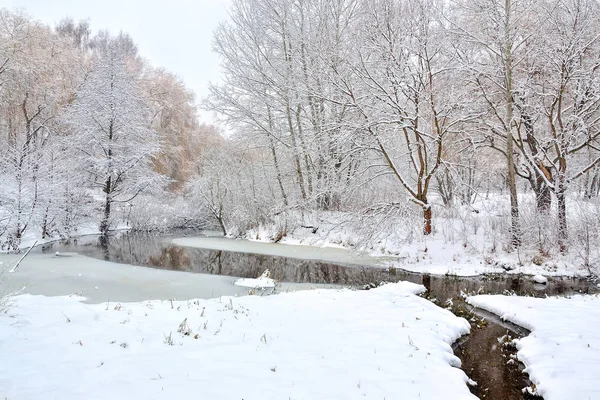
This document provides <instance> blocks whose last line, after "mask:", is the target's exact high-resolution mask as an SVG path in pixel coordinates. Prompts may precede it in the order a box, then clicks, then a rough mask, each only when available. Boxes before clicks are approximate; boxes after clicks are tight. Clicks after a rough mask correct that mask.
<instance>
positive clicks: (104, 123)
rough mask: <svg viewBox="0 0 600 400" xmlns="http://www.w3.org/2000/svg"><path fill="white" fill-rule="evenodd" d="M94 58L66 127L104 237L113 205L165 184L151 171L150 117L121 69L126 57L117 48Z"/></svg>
mask: <svg viewBox="0 0 600 400" xmlns="http://www.w3.org/2000/svg"><path fill="white" fill-rule="evenodd" d="M99 53H100V54H99V57H98V59H97V60H96V62H95V64H94V66H93V69H92V71H91V73H90V74H89V76H88V77H87V79H86V81H85V82H84V84H83V85H82V87H81V90H80V91H79V92H78V93H77V95H76V98H75V101H74V102H73V104H72V105H71V106H70V107H69V109H68V112H67V117H66V122H67V123H68V125H70V126H71V128H72V132H73V134H72V142H71V144H72V147H73V151H74V157H73V158H74V159H73V161H74V162H75V163H76V165H77V169H78V171H79V172H80V174H81V176H82V178H83V180H82V183H83V184H84V185H85V187H87V188H89V189H96V190H97V189H100V190H101V191H102V193H103V197H104V200H103V203H104V205H103V213H102V218H101V222H100V232H101V234H102V235H103V236H104V237H106V235H107V233H108V231H109V229H110V225H111V207H112V206H113V204H115V203H129V202H131V201H133V200H134V199H135V197H136V196H138V195H139V194H140V193H141V192H142V191H148V190H152V189H154V188H157V187H160V186H161V184H162V183H164V181H165V180H164V178H162V177H161V176H160V175H159V174H157V173H156V172H154V171H153V169H152V167H151V161H152V157H153V156H154V155H155V154H156V153H157V151H158V150H159V138H158V135H157V133H156V132H154V131H153V130H152V129H150V112H149V109H148V107H147V106H146V104H145V103H144V101H143V98H142V96H141V94H140V92H139V91H138V87H137V84H136V79H135V77H134V76H133V75H132V73H131V72H130V71H129V70H128V69H127V63H126V61H127V57H126V54H124V53H123V51H122V47H121V46H119V43H118V42H115V43H108V44H106V45H105V46H104V47H103V48H102V50H101V51H100V52H99Z"/></svg>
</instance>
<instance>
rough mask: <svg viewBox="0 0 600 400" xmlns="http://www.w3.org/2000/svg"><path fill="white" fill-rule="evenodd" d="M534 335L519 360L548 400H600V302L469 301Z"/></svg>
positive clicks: (496, 298) (584, 299) (505, 298)
mask: <svg viewBox="0 0 600 400" xmlns="http://www.w3.org/2000/svg"><path fill="white" fill-rule="evenodd" d="M467 301H468V302H469V303H470V304H472V305H473V306H476V307H479V308H482V309H484V310H487V311H490V312H492V313H495V314H497V315H499V316H501V317H502V319H504V320H506V321H510V322H513V323H515V324H517V325H520V326H523V327H524V328H527V329H528V330H530V331H531V334H530V335H529V336H527V337H525V338H523V339H520V340H517V341H516V345H517V349H518V353H517V356H518V358H519V360H520V361H522V362H523V363H524V364H525V365H526V367H527V368H526V369H525V372H527V373H528V374H529V376H530V379H531V381H532V382H533V384H534V385H535V387H534V388H535V389H534V390H535V392H536V393H537V394H539V395H541V396H543V398H544V400H565V399H569V400H590V399H592V400H593V399H600V329H599V327H600V298H599V297H598V296H597V295H594V296H581V295H577V296H573V297H571V298H559V297H551V298H545V299H539V298H530V297H517V296H491V295H482V296H474V297H470V298H468V300H467Z"/></svg>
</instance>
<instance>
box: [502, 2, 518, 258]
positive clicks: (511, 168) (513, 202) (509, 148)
mask: <svg viewBox="0 0 600 400" xmlns="http://www.w3.org/2000/svg"><path fill="white" fill-rule="evenodd" d="M510 9H511V0H505V3H504V11H505V13H506V14H505V25H504V45H505V48H504V51H505V53H504V56H505V60H504V63H505V65H504V73H505V79H506V93H505V94H506V99H505V100H506V155H507V166H508V177H507V178H508V179H507V181H508V190H509V192H510V218H511V229H510V238H511V243H512V245H513V246H519V245H520V243H521V241H520V237H519V236H520V232H519V201H518V199H517V183H516V173H515V164H514V159H513V158H514V157H513V145H514V144H513V135H512V119H513V99H512V96H513V93H512V40H511V38H510V12H511V11H510Z"/></svg>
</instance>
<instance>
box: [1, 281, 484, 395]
mask: <svg viewBox="0 0 600 400" xmlns="http://www.w3.org/2000/svg"><path fill="white" fill-rule="evenodd" d="M422 290H424V288H423V287H422V286H419V285H414V284H410V283H399V284H390V285H386V286H384V287H381V288H378V289H374V290H370V291H347V290H345V291H339V290H314V291H303V292H295V293H289V294H280V295H277V296H267V297H258V296H245V297H240V298H233V297H222V298H219V299H213V300H194V301H187V302H186V301H182V302H169V301H152V302H148V301H145V302H141V303H120V304H117V303H114V302H111V303H110V304H98V305H87V304H83V303H81V298H76V297H52V298H49V297H40V296H29V295H28V296H18V297H16V298H14V299H13V307H12V308H11V309H10V310H9V312H8V314H6V315H2V316H0V352H1V353H2V355H3V360H4V361H5V362H3V363H1V364H0V388H1V389H0V394H1V395H2V397H7V398H9V399H12V398H18V399H22V400H24V399H38V398H41V397H60V398H61V399H66V400H69V399H80V398H82V397H85V398H86V399H106V398H111V399H126V398H131V397H136V398H139V397H143V398H146V399H173V398H186V397H189V396H190V393H196V394H197V395H198V396H200V397H202V398H210V399H233V398H235V399H240V398H244V399H249V400H252V399H282V398H292V399H293V398H327V399H344V400H345V399H363V398H373V399H382V398H395V397H396V396H397V395H398V394H399V393H402V397H403V398H408V399H416V398H427V399H435V398H444V399H448V400H472V399H475V397H474V396H473V395H472V394H471V393H470V392H469V389H468V387H467V381H468V378H467V376H466V375H465V374H464V372H463V371H461V370H460V369H458V368H457V367H459V366H460V360H459V359H458V358H457V357H455V356H454V355H453V354H452V348H451V344H452V343H453V342H454V341H455V340H456V339H458V338H459V337H460V336H461V335H464V334H467V333H468V332H469V325H468V323H467V322H466V321H465V320H464V319H462V318H458V317H456V316H454V315H453V314H452V313H450V312H449V311H447V310H443V309H441V308H439V307H437V306H435V305H434V304H432V303H431V302H429V301H428V300H426V299H423V298H421V297H418V296H416V295H415V294H416V293H419V292H421V291H422ZM49 360H52V362H49Z"/></svg>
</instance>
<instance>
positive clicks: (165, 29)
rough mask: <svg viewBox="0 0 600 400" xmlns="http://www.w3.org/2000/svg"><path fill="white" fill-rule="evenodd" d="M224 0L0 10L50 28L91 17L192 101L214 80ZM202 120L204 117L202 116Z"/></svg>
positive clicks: (114, 1)
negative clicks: (172, 77) (125, 38)
mask: <svg viewBox="0 0 600 400" xmlns="http://www.w3.org/2000/svg"><path fill="white" fill-rule="evenodd" d="M228 2H229V0H0V8H4V7H6V8H9V9H14V8H21V9H24V10H25V11H26V12H27V13H28V14H29V15H31V16H32V17H33V18H34V19H37V20H40V21H42V22H44V23H46V24H50V25H54V24H55V23H56V22H58V21H59V20H60V19H61V18H63V17H66V16H70V17H73V18H74V19H76V20H79V19H87V18H89V19H90V24H91V27H92V29H93V31H94V32H96V31H98V30H101V29H108V30H110V31H111V32H112V33H115V34H116V33H118V32H119V31H124V32H127V33H129V34H130V35H131V37H132V38H133V40H134V41H135V42H136V43H137V45H138V48H139V52H140V54H141V55H142V56H143V57H144V58H146V59H148V60H149V61H150V62H151V63H152V64H153V65H155V66H163V67H165V68H166V69H167V70H169V71H171V72H173V73H175V74H177V75H179V76H180V77H181V78H183V80H184V81H185V83H186V84H187V86H188V87H190V88H191V89H193V90H194V91H195V92H196V94H197V98H198V99H199V98H200V97H203V96H205V95H206V94H207V92H208V89H207V87H208V82H209V81H216V80H217V79H218V78H219V65H218V59H217V57H216V56H215V55H214V54H213V53H212V52H211V49H210V47H211V45H210V43H211V39H212V31H213V30H214V29H215V28H216V27H217V25H218V24H219V22H221V21H223V20H226V19H227V12H226V6H227V4H228ZM202 119H203V120H205V121H206V120H207V119H209V117H208V116H207V115H205V114H204V113H202Z"/></svg>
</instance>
